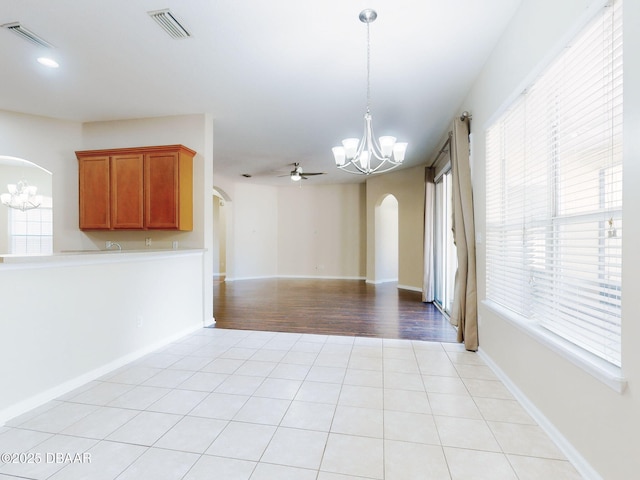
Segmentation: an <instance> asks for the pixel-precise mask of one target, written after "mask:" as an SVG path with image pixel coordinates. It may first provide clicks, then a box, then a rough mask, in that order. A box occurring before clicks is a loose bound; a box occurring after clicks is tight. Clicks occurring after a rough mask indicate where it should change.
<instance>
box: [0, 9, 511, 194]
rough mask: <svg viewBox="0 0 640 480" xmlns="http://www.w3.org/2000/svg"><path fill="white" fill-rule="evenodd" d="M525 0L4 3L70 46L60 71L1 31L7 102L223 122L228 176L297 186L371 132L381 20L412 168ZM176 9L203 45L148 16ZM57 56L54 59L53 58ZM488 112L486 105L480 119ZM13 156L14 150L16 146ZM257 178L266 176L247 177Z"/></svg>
mask: <svg viewBox="0 0 640 480" xmlns="http://www.w3.org/2000/svg"><path fill="white" fill-rule="evenodd" d="M519 3H520V0H440V1H435V0H421V1H418V0H369V1H363V0H319V1H316V2H310V1H305V0H272V1H265V0H108V1H106V0H100V1H98V0H91V1H87V0H56V1H51V0H2V5H1V7H0V24H5V23H9V22H15V21H19V22H21V23H22V24H23V25H24V26H25V27H26V28H28V29H30V30H32V31H33V32H35V33H37V34H38V35H39V36H41V37H42V38H44V39H45V40H47V41H48V42H50V43H52V44H53V45H55V47H56V48H55V49H54V50H52V51H50V52H48V56H52V57H54V58H55V59H56V60H57V61H58V62H59V64H60V68H58V69H47V68H45V67H43V66H41V65H39V64H38V63H36V61H35V59H36V58H37V57H38V56H40V55H41V54H42V53H43V52H42V51H41V50H40V49H39V48H38V47H36V46H35V45H33V44H31V43H29V42H27V41H25V40H23V39H21V38H20V37H18V36H17V35H15V34H13V33H11V32H10V31H8V30H7V29H5V28H3V29H0V64H1V65H2V66H3V68H2V76H1V77H0V78H1V80H0V82H1V88H0V109H4V110H10V111H19V112H24V113H31V114H38V115H45V116H50V117H56V118H62V119H70V120H76V121H95V120H113V119H125V118H139V117H150V116H160V115H176V114H191V113H211V114H212V115H213V118H214V172H219V173H222V174H225V175H228V176H230V177H232V178H237V179H238V180H239V181H247V182H261V183H267V182H268V183H274V182H275V184H284V183H286V182H289V181H290V180H288V179H287V178H286V177H284V178H277V177H276V175H277V173H275V172H277V171H281V172H283V173H286V172H287V171H289V170H290V169H291V168H290V167H288V164H290V163H293V162H300V163H301V165H302V167H303V168H304V169H305V171H308V172H309V171H323V172H328V175H322V176H316V177H312V178H311V179H309V180H307V181H306V183H308V184H317V183H339V182H347V181H358V180H361V177H357V176H353V175H349V174H347V173H345V172H341V171H336V169H335V167H334V162H333V155H332V153H331V147H333V146H334V145H338V144H339V143H340V141H341V140H342V139H343V138H346V137H361V136H362V128H363V126H362V123H363V120H362V116H363V114H364V110H365V105H366V26H365V25H364V24H363V23H361V22H360V21H359V20H358V14H359V12H360V11H361V10H363V9H364V8H374V9H376V10H377V12H378V19H377V20H376V21H375V22H374V23H372V24H371V97H372V106H371V109H372V115H373V127H374V129H375V133H376V135H384V134H389V135H395V136H396V137H398V141H407V142H409V147H408V150H407V156H406V159H405V163H406V165H408V166H411V165H417V164H421V163H424V162H426V161H427V160H428V157H429V155H430V154H431V153H432V152H433V151H434V149H436V148H437V147H438V145H437V144H438V142H439V140H440V138H441V137H442V136H443V135H444V134H445V132H446V129H447V128H448V124H449V122H450V121H451V119H452V118H453V116H454V115H456V114H459V113H460V110H461V109H464V108H465V106H464V105H461V101H462V99H463V97H464V95H465V94H466V93H467V91H468V89H469V87H470V85H471V84H472V82H473V81H474V79H475V78H476V76H477V75H478V73H479V71H480V69H481V67H482V65H483V64H484V62H485V61H486V59H487V57H488V55H489V53H490V52H491V50H492V49H493V47H494V45H495V43H496V41H497V40H498V38H499V37H500V35H501V34H502V32H503V30H504V28H505V26H506V24H507V23H508V21H509V19H510V18H511V17H512V15H513V14H514V12H515V10H516V9H517V7H518V5H519ZM163 8H170V9H171V11H172V12H173V13H174V15H175V16H176V17H177V18H178V19H179V20H180V21H181V22H182V23H183V25H184V26H185V27H187V29H188V30H189V31H190V33H191V34H192V38H189V39H183V40H174V39H172V38H170V37H169V36H168V35H167V34H166V33H165V32H164V31H163V30H161V29H160V27H158V25H157V24H156V23H155V22H154V21H153V20H152V19H151V18H150V17H149V16H148V15H147V13H146V12H147V11H151V10H158V9H163ZM44 53H47V52H44ZM472 113H473V112H472ZM0 153H1V152H0ZM242 173H249V174H252V175H253V177H252V178H251V179H243V178H242V177H240V174H242Z"/></svg>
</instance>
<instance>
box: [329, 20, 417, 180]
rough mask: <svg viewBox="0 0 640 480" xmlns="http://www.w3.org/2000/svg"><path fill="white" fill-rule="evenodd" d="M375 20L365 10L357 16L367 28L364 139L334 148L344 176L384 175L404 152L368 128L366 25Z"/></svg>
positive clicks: (392, 139)
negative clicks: (345, 174)
mask: <svg viewBox="0 0 640 480" xmlns="http://www.w3.org/2000/svg"><path fill="white" fill-rule="evenodd" d="M377 17H378V14H377V13H376V11H375V10H371V9H366V10H363V11H362V12H360V15H359V18H360V21H361V22H363V23H365V24H366V25H367V112H366V113H365V114H364V135H363V137H362V139H358V138H345V139H344V140H343V141H342V146H338V147H333V148H332V151H333V156H334V159H335V161H336V166H337V167H338V168H339V169H341V170H344V171H345V172H349V173H355V174H358V175H371V174H373V173H382V172H387V171H389V170H391V169H393V168H396V167H398V166H400V165H401V164H402V162H403V160H404V156H405V152H406V151H407V143H406V142H396V137H392V136H388V135H387V136H382V137H380V138H379V139H376V137H375V136H374V134H373V127H372V125H371V94H370V92H371V87H370V85H371V82H370V77H371V73H370V72H371V59H370V50H371V46H370V41H369V24H370V23H371V22H373V21H374V20H375V19H376V18H377Z"/></svg>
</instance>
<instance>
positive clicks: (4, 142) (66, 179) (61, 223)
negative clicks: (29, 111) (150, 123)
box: [0, 110, 84, 251]
mask: <svg viewBox="0 0 640 480" xmlns="http://www.w3.org/2000/svg"><path fill="white" fill-rule="evenodd" d="M0 132H2V134H1V135H0V155H6V156H10V157H18V158H22V159H24V160H28V161H30V162H33V163H35V164H38V165H40V166H41V167H42V168H45V169H47V170H49V171H50V172H51V173H52V174H53V179H52V185H53V201H54V214H53V242H54V243H53V248H54V250H56V251H60V250H75V249H81V248H83V247H82V245H83V238H84V236H83V235H82V233H81V232H80V230H78V166H77V162H76V159H75V154H74V153H73V152H74V151H75V150H77V149H78V147H79V146H81V145H82V127H81V125H80V124H79V123H76V122H68V121H64V120H56V119H52V118H46V117H38V116H34V115H25V114H21V113H14V112H6V111H1V110H0ZM3 208H4V207H3Z"/></svg>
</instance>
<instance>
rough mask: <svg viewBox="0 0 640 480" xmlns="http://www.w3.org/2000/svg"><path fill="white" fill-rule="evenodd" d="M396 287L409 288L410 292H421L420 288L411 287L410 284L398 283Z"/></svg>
mask: <svg viewBox="0 0 640 480" xmlns="http://www.w3.org/2000/svg"><path fill="white" fill-rule="evenodd" d="M398 288H401V289H402V290H411V291H412V292H420V293H422V289H421V288H419V287H412V286H411V285H398Z"/></svg>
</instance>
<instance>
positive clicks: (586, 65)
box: [486, 1, 622, 366]
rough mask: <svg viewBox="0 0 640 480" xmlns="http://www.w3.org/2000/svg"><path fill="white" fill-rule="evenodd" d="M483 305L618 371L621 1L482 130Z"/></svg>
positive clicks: (620, 202)
mask: <svg viewBox="0 0 640 480" xmlns="http://www.w3.org/2000/svg"><path fill="white" fill-rule="evenodd" d="M486 153H487V169H486V172H487V173H486V175H487V178H486V184H487V200H486V201H487V204H486V224H487V231H486V249H487V250H486V259H487V260H486V262H487V271H486V275H487V278H486V280H487V299H488V300H490V301H493V302H495V303H496V304H498V305H500V306H502V307H505V308H507V309H510V310H511V311H513V312H514V313H516V314H517V315H519V316H521V317H524V318H526V319H528V320H530V321H534V322H536V323H537V324H539V325H540V326H542V327H544V328H546V329H548V330H549V331H551V332H553V333H554V334H556V335H559V336H560V337H562V338H564V339H565V340H567V341H569V342H571V343H573V344H575V345H577V346H579V347H581V348H583V349H585V350H588V351H590V352H592V353H594V354H596V355H598V356H599V357H601V358H603V359H605V360H607V361H608V362H610V363H612V364H614V365H618V366H620V326H621V325H620V323H621V322H620V311H621V295H622V285H621V270H622V261H621V258H622V257H621V253H622V1H615V2H612V3H610V4H609V5H608V6H607V7H605V8H604V9H603V11H602V12H601V13H599V14H598V15H597V18H595V19H594V20H593V21H591V22H590V23H589V24H588V25H587V26H586V27H585V28H584V29H583V30H582V31H581V32H580V33H579V34H578V35H577V36H576V37H575V38H574V39H573V41H572V42H571V44H570V45H569V46H567V47H566V48H565V49H564V50H563V51H562V53H561V54H560V55H559V56H558V57H557V58H556V59H555V60H554V61H553V62H552V63H551V65H549V66H548V67H547V68H546V70H544V72H543V73H542V74H541V75H540V76H539V77H538V78H537V79H536V80H535V81H534V83H533V84H532V85H531V86H530V87H529V88H527V90H526V91H525V92H524V93H523V94H521V95H520V96H519V97H518V98H517V99H516V100H515V101H514V103H513V104H512V105H511V106H510V108H508V110H507V111H505V112H504V113H503V114H502V115H501V117H500V118H499V119H498V120H497V121H495V122H494V123H493V124H492V125H491V126H490V127H489V129H488V130H487V152H486Z"/></svg>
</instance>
